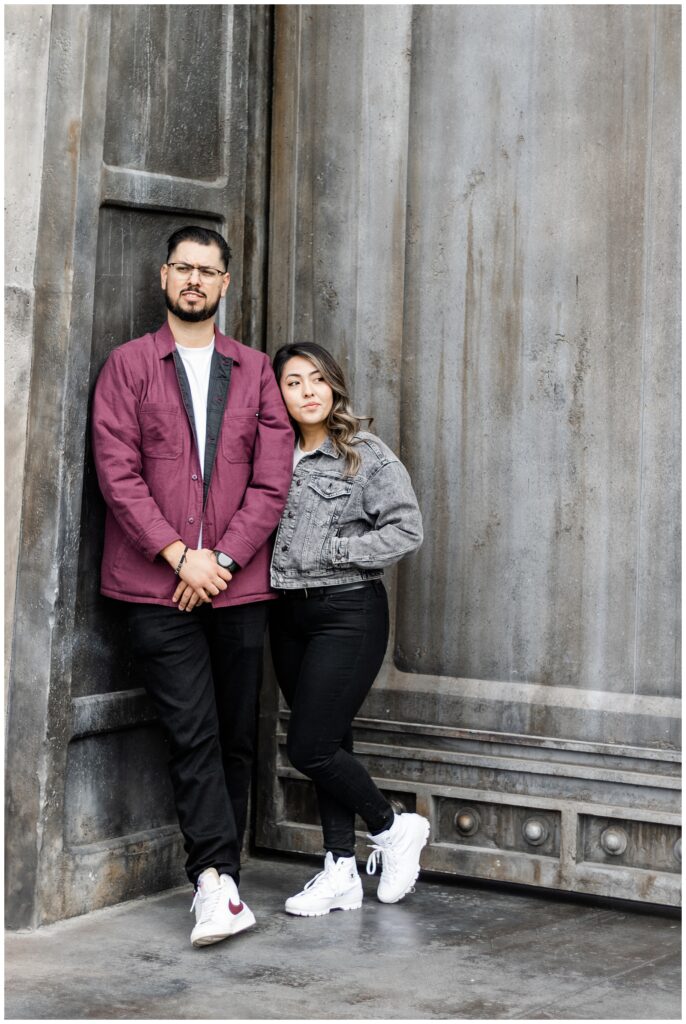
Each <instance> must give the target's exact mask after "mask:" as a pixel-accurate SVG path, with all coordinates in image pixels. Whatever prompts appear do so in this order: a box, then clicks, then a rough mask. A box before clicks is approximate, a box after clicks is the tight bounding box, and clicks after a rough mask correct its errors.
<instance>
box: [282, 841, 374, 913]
mask: <svg viewBox="0 0 686 1024" xmlns="http://www.w3.org/2000/svg"><path fill="white" fill-rule="evenodd" d="M361 906H362V882H361V881H360V876H359V875H358V873H357V864H356V863H355V858H354V857H339V858H338V860H334V856H333V854H332V853H331V851H329V852H328V853H327V854H326V857H325V858H324V870H323V871H320V872H319V874H318V875H315V876H314V878H311V879H310V881H309V882H308V883H307V885H306V886H305V888H304V889H303V891H302V892H299V893H298V894H297V895H296V896H291V897H290V898H289V899H287V900H286V913H288V914H297V915H298V917H321V915H322V914H328V913H329V911H330V910H359V908H360V907H361Z"/></svg>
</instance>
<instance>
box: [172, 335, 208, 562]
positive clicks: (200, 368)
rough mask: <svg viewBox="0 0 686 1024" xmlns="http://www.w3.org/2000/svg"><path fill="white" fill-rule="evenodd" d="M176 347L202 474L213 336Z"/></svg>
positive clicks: (199, 542)
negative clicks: (200, 343)
mask: <svg viewBox="0 0 686 1024" xmlns="http://www.w3.org/2000/svg"><path fill="white" fill-rule="evenodd" d="M176 347H177V349H178V350H179V355H180V356H181V358H182V359H183V365H184V368H185V370H186V376H187V377H188V383H189V385H190V389H191V399H192V401H193V418H194V420H195V433H196V437H197V440H198V455H199V456H200V473H201V474H202V473H204V469H205V438H206V436H207V394H208V392H209V390H210V369H211V367H212V353H213V352H214V338H213V339H212V341H211V342H210V343H209V345H203V347H202V348H188V347H187V346H186V345H179V343H178V342H177V343H176ZM198 547H199V548H201V547H202V526H201V528H200V539H199V541H198Z"/></svg>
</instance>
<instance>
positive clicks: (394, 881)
mask: <svg viewBox="0 0 686 1024" xmlns="http://www.w3.org/2000/svg"><path fill="white" fill-rule="evenodd" d="M429 828H430V826H429V822H428V821H427V819H426V818H423V817H422V816H421V814H396V816H395V818H394V819H393V824H392V825H391V827H390V828H389V829H387V830H386V832H381V833H380V834H379V835H378V836H369V837H368V838H369V839H373V840H374V845H373V846H372V848H371V849H372V852H371V853H370V854H369V859H368V860H367V874H368V875H373V874H374V873H375V872H376V869H377V866H378V863H379V858H381V860H382V865H381V880H380V881H379V888H378V891H377V894H376V895H377V896H378V898H379V899H380V900H381V902H382V903H397V902H398V900H401V899H402V898H403V896H406V895H407V893H408V892H410V890H411V889H412V887H413V885H414V883H415V882H416V881H417V876H418V875H419V854H420V853H421V851H422V849H423V847H425V846H426V843H427V840H428V838H429Z"/></svg>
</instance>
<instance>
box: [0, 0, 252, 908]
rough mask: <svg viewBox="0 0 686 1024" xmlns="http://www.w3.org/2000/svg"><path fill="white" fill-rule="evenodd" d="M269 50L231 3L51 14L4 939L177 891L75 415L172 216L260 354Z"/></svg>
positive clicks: (158, 310)
mask: <svg viewBox="0 0 686 1024" xmlns="http://www.w3.org/2000/svg"><path fill="white" fill-rule="evenodd" d="M270 36H271V20H270V13H269V11H268V9H267V8H265V7H255V6H248V5H244V6H237V7H230V6H226V5H177V6H174V5H160V6H156V7H150V6H149V5H130V6H125V5H124V6H122V5H115V6H112V7H107V6H93V5H90V6H88V5H67V6H64V5H63V6H55V7H54V8H53V11H52V23H51V27H50V66H49V75H48V90H47V108H48V109H47V121H46V140H45V158H44V164H45V172H44V176H43V181H42V186H41V216H40V224H39V231H38V256H37V265H36V282H37V285H36V296H37V299H36V323H35V334H34V344H33V353H34V356H33V360H34V361H33V370H32V378H31V394H30V411H29V435H28V440H27V464H26V472H25V496H24V532H23V535H22V539H21V546H20V553H19V571H18V577H17V600H16V608H15V621H14V646H13V651H12V672H11V680H10V709H9V716H8V774H7V777H8V798H9V799H8V817H7V840H8V855H7V866H8V876H9V883H8V889H7V901H6V907H7V917H8V923H9V924H10V925H11V926H14V927H19V926H26V925H35V924H40V923H46V922H48V921H52V920H55V919H58V918H60V917H65V916H69V915H71V914H76V913H82V912H84V911H85V910H87V909H93V908H95V907H98V906H103V905H106V904H110V903H114V902H117V901H119V900H121V899H125V898H130V897H132V896H136V895H140V894H142V893H145V892H150V891H155V890H156V889H161V888H164V887H166V886H168V885H171V884H175V883H177V882H179V881H181V880H182V879H183V877H184V874H183V854H182V850H181V838H180V835H179V831H178V826H177V825H176V820H175V814H174V810H173V801H172V797H171V792H170V786H169V782H168V778H167V772H166V768H165V765H164V761H165V749H164V743H163V741H162V739H161V736H160V734H159V731H158V729H157V726H156V725H155V723H154V722H153V721H152V715H151V711H150V708H149V706H148V704H147V701H146V699H145V697H144V695H143V691H142V690H141V689H140V686H139V684H140V680H139V679H137V678H136V675H135V671H134V666H132V665H131V659H130V657H129V654H128V649H127V636H126V632H125V629H124V622H123V615H122V610H121V607H119V606H118V604H117V602H113V601H106V600H105V599H103V598H101V597H100V595H99V594H98V577H99V560H100V551H101V545H102V521H103V507H102V500H101V498H100V495H99V493H98V489H97V485H96V482H95V475H94V471H93V466H92V461H91V457H90V451H89V442H88V429H87V410H88V402H89V395H90V392H91V390H92V386H93V383H94V381H95V379H96V377H97V374H98V372H99V370H100V367H101V366H102V363H103V361H104V359H105V358H106V356H107V355H108V353H109V352H110V351H111V350H112V348H113V347H114V346H116V345H118V344H121V343H122V342H124V341H127V340H128V339H129V338H132V337H135V336H137V335H140V334H141V333H143V332H144V331H146V330H149V329H150V328H151V327H155V326H156V325H157V324H159V323H161V322H162V320H163V319H164V316H165V308H164V302H163V297H162V293H161V291H160V286H159V266H160V264H161V263H162V262H163V260H164V257H165V255H166V253H165V251H164V243H165V240H166V238H167V237H168V235H169V234H170V233H171V231H172V230H174V229H175V228H176V227H178V226H180V225H181V224H183V223H188V222H189V221H191V222H193V221H201V222H206V223H210V224H212V225H214V226H218V227H219V228H220V229H221V230H222V231H223V232H225V234H226V235H227V237H228V238H229V241H230V244H231V246H232V249H233V252H234V256H235V258H236V259H235V265H232V268H231V269H232V284H231V289H230V291H229V296H228V299H227V308H226V309H225V310H223V312H222V314H221V317H222V319H221V322H222V327H223V329H225V330H227V331H228V332H229V333H231V334H233V335H234V336H237V337H240V338H241V339H242V340H243V341H245V342H247V343H249V344H253V345H258V346H259V345H262V344H263V338H262V333H263V321H262V319H261V314H260V312H259V311H256V310H255V308H254V303H253V292H254V291H257V292H258V294H259V293H260V290H261V289H262V287H263V277H264V267H265V252H266V245H265V230H266V221H265V217H266V203H265V197H264V187H265V175H266V132H265V131H264V124H265V118H266V111H267V84H268V82H269V58H270ZM249 137H250V138H251V152H250V154H248V139H249ZM248 169H249V170H250V174H251V180H250V182H249V183H248V182H247V174H248ZM246 205H249V207H250V209H249V215H248V217H247V223H248V224H249V228H248V230H246V231H244V221H246V216H245V211H246ZM244 290H245V293H244ZM246 297H247V299H248V301H247V303H246V315H245V317H243V301H244V298H246ZM27 764H28V765H31V766H32V770H31V771H28V772H27V771H26V765H27Z"/></svg>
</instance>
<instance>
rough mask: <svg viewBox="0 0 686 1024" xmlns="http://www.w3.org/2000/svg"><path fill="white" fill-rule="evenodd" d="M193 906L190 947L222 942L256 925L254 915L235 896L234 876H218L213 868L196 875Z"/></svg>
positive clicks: (236, 895) (237, 896)
mask: <svg viewBox="0 0 686 1024" xmlns="http://www.w3.org/2000/svg"><path fill="white" fill-rule="evenodd" d="M193 909H195V922H196V923H195V928H194V929H193V931H192V932H191V943H192V945H193V946H209V945H210V944H211V943H212V942H221V940H222V939H228V937H229V935H237V934H238V933H239V932H243V931H245V929H246V928H252V926H253V925H254V924H255V915H254V914H253V912H252V910H250V909H249V907H248V906H247V904H245V903H243V901H242V900H241V898H240V896H239V895H238V888H237V887H236V883H235V882H234V880H233V878H231V876H230V875H218V874H217V872H216V870H215V868H207V869H206V870H205V871H203V872H202V874H201V875H200V877H199V878H198V887H197V889H196V890H195V896H194V898H193V902H192V904H191V910H193Z"/></svg>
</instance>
